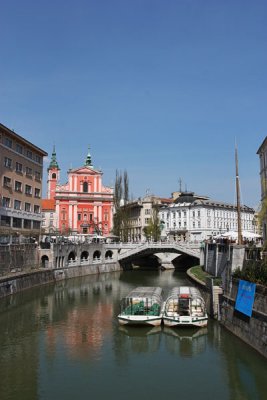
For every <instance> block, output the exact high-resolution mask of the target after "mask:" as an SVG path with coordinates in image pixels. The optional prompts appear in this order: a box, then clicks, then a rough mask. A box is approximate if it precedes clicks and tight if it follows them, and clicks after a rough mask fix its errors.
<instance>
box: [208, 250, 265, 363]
mask: <svg viewBox="0 0 267 400" xmlns="http://www.w3.org/2000/svg"><path fill="white" fill-rule="evenodd" d="M256 250H257V251H256ZM259 250H260V249H255V251H254V252H255V254H254V256H253V258H254V259H256V260H257V259H258V257H259ZM250 255H251V251H249V249H248V248H246V247H245V246H238V245H231V246H229V245H225V244H220V243H219V244H218V243H216V244H207V245H206V248H205V264H204V269H205V271H207V272H208V273H210V274H211V275H214V276H219V277H221V278H222V289H223V293H222V295H220V296H219V300H220V302H219V304H218V305H214V307H218V312H217V314H218V320H219V321H220V323H221V324H222V325H223V326H224V327H225V328H226V329H228V330H229V331H231V332H232V333H233V334H234V335H236V336H237V337H239V338H240V339H241V340H243V341H244V342H246V343H247V344H248V345H250V346H251V347H253V348H254V349H255V350H257V351H258V352H259V353H261V354H262V355H263V356H264V357H267V288H266V287H264V286H261V285H257V286H256V294H255V301H254V305H253V312H252V316H251V317H248V316H246V315H245V314H242V313H240V312H238V311H236V310H235V302H236V296H237V291H238V284H239V280H237V279H233V278H232V273H233V272H234V271H235V270H236V269H237V268H240V269H242V268H243V266H244V265H245V264H246V263H247V262H248V256H250ZM210 304H212V303H210ZM215 311H216V310H215Z"/></svg>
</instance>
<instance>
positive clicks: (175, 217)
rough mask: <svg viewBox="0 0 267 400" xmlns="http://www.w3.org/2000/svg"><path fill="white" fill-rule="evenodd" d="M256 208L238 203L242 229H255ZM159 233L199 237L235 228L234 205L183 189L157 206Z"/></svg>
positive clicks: (189, 238) (188, 237) (194, 238)
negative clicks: (172, 199)
mask: <svg viewBox="0 0 267 400" xmlns="http://www.w3.org/2000/svg"><path fill="white" fill-rule="evenodd" d="M254 214H255V211H254V209H253V208H250V207H247V206H242V207H241V224H242V230H244V231H248V232H253V233H255V229H256V227H255V220H254ZM159 216H160V219H161V221H162V223H163V224H164V230H163V232H162V236H165V237H167V238H169V239H170V240H189V241H202V240H205V239H207V238H209V237H211V236H215V235H219V234H221V233H224V232H227V231H237V207H236V206H235V205H232V204H227V203H223V202H220V201H215V200H211V199H210V198H208V197H204V196H197V195H195V194H194V193H193V192H183V193H181V195H180V196H179V197H178V198H177V199H176V200H175V201H174V202H173V203H172V204H170V205H167V206H164V207H162V208H161V209H160V215H159Z"/></svg>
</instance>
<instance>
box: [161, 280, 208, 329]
mask: <svg viewBox="0 0 267 400" xmlns="http://www.w3.org/2000/svg"><path fill="white" fill-rule="evenodd" d="M163 323H164V325H166V326H171V327H174V326H191V327H192V326H199V327H203V326H207V323H208V315H207V311H206V305H205V301H204V299H203V297H202V296H201V293H200V291H199V290H198V289H197V288H195V287H193V286H179V287H174V288H173V289H172V290H171V291H170V293H169V295H168V297H167V299H166V301H165V305H164V310H163Z"/></svg>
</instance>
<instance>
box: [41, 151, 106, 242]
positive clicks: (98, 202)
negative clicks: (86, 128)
mask: <svg viewBox="0 0 267 400" xmlns="http://www.w3.org/2000/svg"><path fill="white" fill-rule="evenodd" d="M47 172H48V179H47V197H48V199H50V200H54V201H55V203H54V204H55V216H56V218H55V221H56V231H58V232H60V233H61V234H67V233H71V234H73V233H83V234H99V235H104V236H107V235H109V234H110V231H111V229H112V210H113V189H112V188H110V187H107V186H104V185H103V183H102V177H103V172H102V171H99V170H97V169H95V168H94V166H93V165H92V161H91V156H90V153H88V155H87V158H86V160H85V163H84V165H83V166H81V167H79V168H74V169H70V170H69V171H68V180H67V183H66V184H63V185H62V184H60V183H59V180H60V168H59V166H58V163H57V159H56V152H55V149H54V150H53V153H52V158H51V162H50V165H49V167H48V169H47ZM44 211H45V210H43V212H44ZM50 211H51V210H50Z"/></svg>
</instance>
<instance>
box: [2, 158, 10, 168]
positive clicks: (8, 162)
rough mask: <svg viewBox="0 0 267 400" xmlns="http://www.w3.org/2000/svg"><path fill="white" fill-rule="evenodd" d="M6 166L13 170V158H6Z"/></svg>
mask: <svg viewBox="0 0 267 400" xmlns="http://www.w3.org/2000/svg"><path fill="white" fill-rule="evenodd" d="M4 166H5V167H6V168H11V167H12V160H11V158H8V157H5V159H4Z"/></svg>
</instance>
